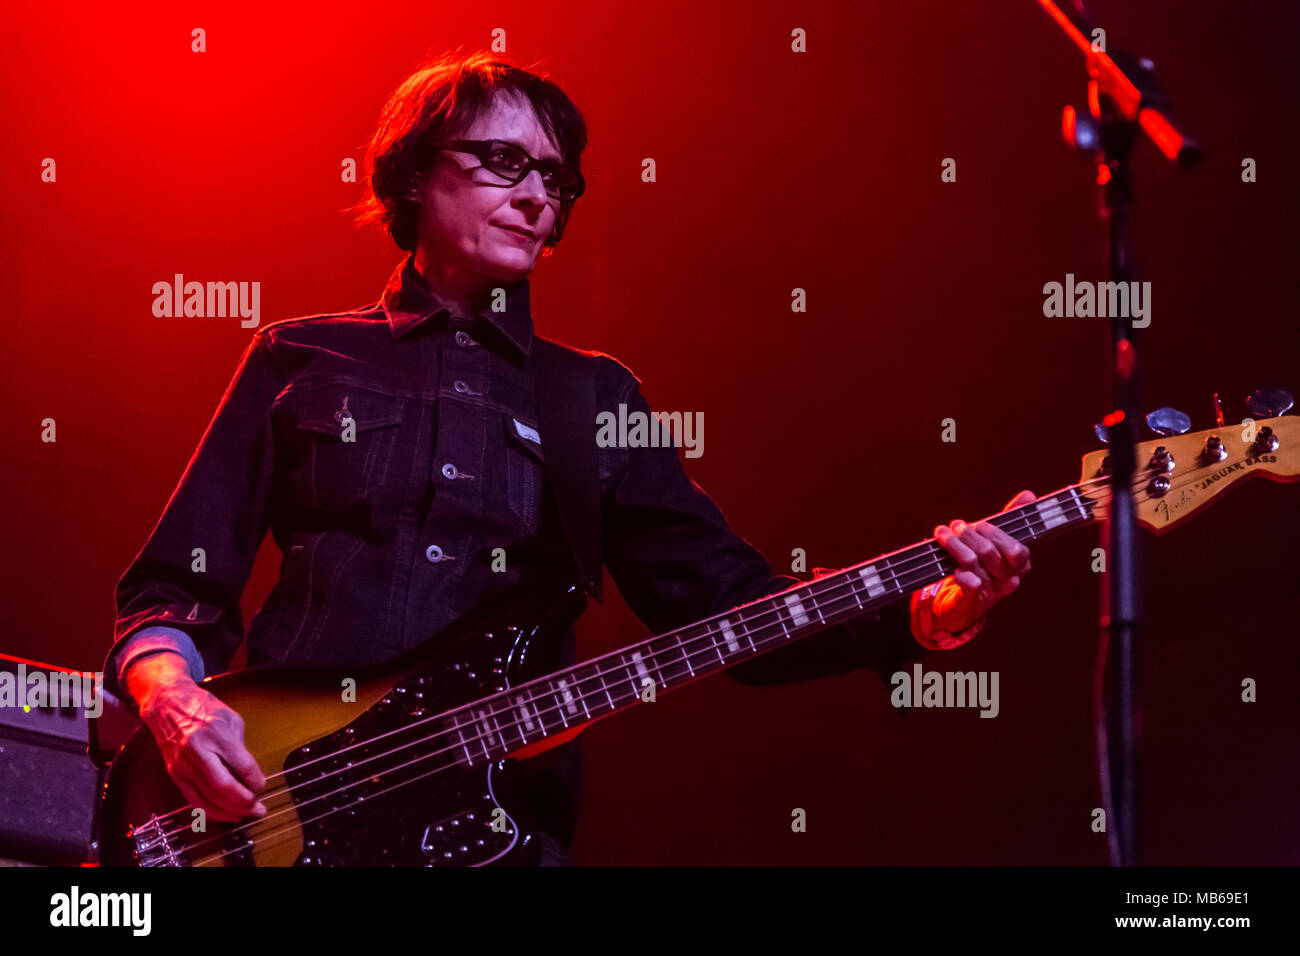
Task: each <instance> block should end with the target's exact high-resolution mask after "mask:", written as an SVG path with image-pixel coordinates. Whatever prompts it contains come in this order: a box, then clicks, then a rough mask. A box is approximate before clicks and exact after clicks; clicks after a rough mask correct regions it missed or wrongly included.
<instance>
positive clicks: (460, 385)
mask: <svg viewBox="0 0 1300 956" xmlns="http://www.w3.org/2000/svg"><path fill="white" fill-rule="evenodd" d="M451 387H452V388H454V389H455V390H456V391H458V392H460V393H461V394H462V395H464V394H465V393H466V392H468V391H469V386H468V385H466V384H465V383H464V382H462V381H461V380H460V379H456V381H454V382H452V383H451Z"/></svg>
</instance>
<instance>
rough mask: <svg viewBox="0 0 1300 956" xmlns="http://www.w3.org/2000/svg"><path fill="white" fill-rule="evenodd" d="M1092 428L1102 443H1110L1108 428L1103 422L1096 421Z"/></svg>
mask: <svg viewBox="0 0 1300 956" xmlns="http://www.w3.org/2000/svg"><path fill="white" fill-rule="evenodd" d="M1092 430H1093V431H1094V432H1095V433H1096V435H1097V437H1098V438H1100V439H1101V442H1102V444H1103V445H1109V444H1110V429H1109V428H1107V427H1106V425H1105V424H1104V423H1102V422H1098V423H1097V424H1095V425H1093V426H1092Z"/></svg>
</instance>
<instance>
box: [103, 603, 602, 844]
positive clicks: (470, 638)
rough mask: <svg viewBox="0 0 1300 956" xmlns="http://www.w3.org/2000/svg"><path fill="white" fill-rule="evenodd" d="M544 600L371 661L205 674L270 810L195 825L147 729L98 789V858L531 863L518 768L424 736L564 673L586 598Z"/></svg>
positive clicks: (503, 609) (194, 814)
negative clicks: (468, 710)
mask: <svg viewBox="0 0 1300 956" xmlns="http://www.w3.org/2000/svg"><path fill="white" fill-rule="evenodd" d="M548 595H549V596H543V595H542V594H541V593H538V592H533V593H531V594H528V595H522V596H516V597H515V598H514V599H512V600H510V601H508V602H503V603H502V605H501V606H500V609H499V610H496V611H492V612H488V613H485V614H480V615H476V616H473V617H470V618H467V619H465V620H464V621H463V622H462V623H458V624H457V625H455V626H454V627H453V628H450V629H449V630H448V631H447V632H444V633H443V634H441V635H439V636H438V637H436V638H434V639H432V640H430V641H429V642H428V643H427V644H425V645H423V646H422V647H419V648H416V649H414V650H413V651H410V652H408V653H406V654H404V655H402V656H401V657H399V658H396V659H394V660H392V661H389V662H386V663H384V664H381V665H377V666H373V667H370V668H364V669H362V668H351V669H344V668H338V669H329V670H309V671H304V670H299V669H295V668H287V667H274V668H255V669H250V670H245V671H238V672H233V673H230V674H224V675H221V676H219V677H215V678H213V679H211V680H209V681H205V682H204V683H203V685H202V686H203V688H204V689H205V690H208V691H209V692H211V693H213V694H215V695H216V696H217V697H219V698H220V699H221V700H222V701H223V702H225V703H226V704H227V705H228V706H229V707H231V708H232V709H233V710H234V711H235V712H236V713H238V714H239V715H240V716H241V717H242V718H243V720H244V727H245V729H244V742H245V746H246V747H247V748H248V750H249V752H250V753H252V754H253V756H254V757H255V758H256V759H257V762H258V766H259V767H260V768H261V769H262V772H263V773H264V774H265V775H266V777H267V778H268V783H267V788H266V791H265V792H264V793H263V794H262V802H263V803H264V804H265V805H266V808H267V813H266V815H265V816H264V817H262V818H260V819H258V818H249V819H248V820H246V821H243V822H242V823H240V824H226V823H220V822H217V821H206V830H204V829H202V828H201V824H202V823H203V821H202V820H201V819H200V818H199V817H200V815H199V813H198V811H196V810H194V809H193V808H192V807H191V806H190V805H189V801H187V800H186V799H185V797H184V796H183V795H182V794H181V792H180V790H179V789H177V787H176V786H175V784H174V783H173V782H172V780H171V778H170V776H169V775H168V773H167V769H166V766H165V763H164V760H163V757H162V754H161V752H160V751H159V749H158V747H157V744H156V743H155V741H154V738H153V734H152V733H151V732H150V731H149V729H148V728H147V727H144V726H141V727H140V728H138V729H137V730H136V732H135V733H134V734H133V735H132V736H131V738H130V739H129V740H128V741H127V743H126V744H125V745H124V746H123V747H122V749H121V750H120V751H119V752H118V754H117V755H116V757H115V758H114V760H113V764H112V767H111V768H110V771H109V774H108V777H107V780H106V782H105V786H104V791H103V793H102V798H103V805H102V807H101V811H100V824H99V844H100V862H101V865H104V866H295V865H296V866H304V865H308V866H311V865H314V866H484V865H523V866H528V865H534V864H535V863H536V861H537V859H538V857H539V855H540V852H541V848H540V846H539V841H538V839H537V838H536V836H535V833H534V831H533V828H532V824H531V823H530V821H529V819H528V817H527V813H526V811H525V810H524V809H523V808H522V807H519V806H514V805H513V804H514V801H513V799H512V790H511V780H512V776H513V770H514V768H515V766H516V765H517V763H518V761H517V760H516V759H513V758H506V759H496V760H487V759H486V757H484V758H483V759H475V758H478V757H480V756H481V755H480V754H477V753H473V752H471V751H470V750H469V749H468V748H460V749H459V750H456V751H451V750H449V749H448V748H442V749H441V750H439V749H433V750H432V752H430V751H431V746H430V744H429V743H428V741H429V740H430V739H431V737H433V736H434V735H435V734H437V733H438V732H439V731H440V730H441V725H440V722H439V721H438V719H437V715H439V714H442V713H444V712H445V711H447V710H449V709H451V708H454V707H457V706H460V705H463V704H466V703H468V702H471V701H474V700H478V699H480V698H483V697H486V696H488V695H491V694H494V693H497V692H499V691H502V690H505V689H507V688H509V687H512V686H515V685H516V684H518V683H521V682H525V681H527V680H529V679H531V678H533V677H536V676H538V675H540V674H543V673H546V672H547V671H550V670H554V669H556V668H557V667H558V666H559V664H560V662H559V660H558V653H559V648H560V646H561V641H562V637H563V632H564V630H565V629H567V628H568V627H569V626H570V625H571V624H572V623H573V621H574V620H576V619H577V617H578V615H579V614H580V613H581V611H582V608H583V606H584V603H585V597H584V595H583V592H582V591H581V590H580V589H578V588H577V587H576V586H569V587H567V588H566V589H564V590H562V591H561V592H559V597H558V598H557V597H556V591H554V590H551V591H549V592H548ZM350 682H355V683H354V684H352V683H350ZM349 690H351V691H352V692H350V693H345V692H347V691H349ZM576 732H577V728H575V731H574V733H575V734H576ZM572 736H573V734H570V735H567V736H566V737H564V738H559V737H557V738H555V739H554V740H552V741H549V742H548V747H543V748H540V749H549V746H555V745H557V744H559V743H562V742H564V739H569V738H571V737H572ZM421 745H423V746H421ZM536 752H539V750H538V748H535V747H534V748H521V750H520V751H519V755H520V756H531V755H532V754H534V753H536ZM484 753H486V750H484ZM277 775H282V776H277ZM181 808H184V809H183V811H182V810H181ZM178 811H180V812H178ZM494 824H495V825H494Z"/></svg>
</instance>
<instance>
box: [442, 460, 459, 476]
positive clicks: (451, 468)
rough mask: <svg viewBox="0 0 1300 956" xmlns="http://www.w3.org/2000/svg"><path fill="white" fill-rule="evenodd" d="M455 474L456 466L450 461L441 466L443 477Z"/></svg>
mask: <svg viewBox="0 0 1300 956" xmlns="http://www.w3.org/2000/svg"><path fill="white" fill-rule="evenodd" d="M456 474H457V472H456V466H455V465H453V464H452V463H451V462H447V464H445V465H443V466H442V476H443V477H444V478H455V477H456Z"/></svg>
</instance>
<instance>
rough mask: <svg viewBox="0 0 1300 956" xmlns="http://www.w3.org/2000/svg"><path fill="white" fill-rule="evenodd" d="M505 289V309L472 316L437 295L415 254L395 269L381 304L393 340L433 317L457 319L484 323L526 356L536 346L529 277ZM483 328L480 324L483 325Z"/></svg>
mask: <svg viewBox="0 0 1300 956" xmlns="http://www.w3.org/2000/svg"><path fill="white" fill-rule="evenodd" d="M501 288H503V289H504V290H505V309H504V311H501V312H493V311H492V310H491V309H488V310H486V311H484V312H481V313H479V314H478V315H477V316H475V317H473V318H469V317H466V316H464V315H462V314H461V313H460V311H459V309H458V308H457V307H456V306H454V305H452V304H451V303H449V302H447V301H446V300H445V299H443V298H442V296H440V295H438V293H437V292H435V291H434V290H433V289H432V288H430V286H429V283H428V282H426V281H425V279H424V276H422V275H420V272H419V270H418V269H416V268H415V255H414V253H408V254H407V256H406V258H405V259H404V260H403V261H402V262H401V263H400V264H399V265H398V266H397V268H396V269H394V270H393V274H392V276H391V277H390V278H389V280H388V284H387V285H386V286H385V287H384V293H383V296H382V297H381V298H380V304H381V305H382V307H383V310H384V315H385V316H387V318H388V328H389V331H390V333H391V334H392V336H393V338H394V339H400V338H402V337H403V336H405V335H407V334H409V333H410V332H411V331H412V330H413V329H415V328H417V327H418V326H420V325H421V324H423V323H424V322H425V321H426V320H427V319H431V318H434V317H441V318H447V317H450V318H452V319H457V320H459V321H461V322H463V323H465V324H466V325H468V326H475V325H480V324H485V325H487V326H489V327H491V328H492V329H494V330H495V331H496V332H497V333H499V334H500V337H501V338H502V339H503V340H504V341H505V342H506V343H507V344H508V345H509V346H510V347H511V348H512V349H514V351H515V352H516V353H518V354H519V355H521V356H523V357H525V358H526V357H527V356H528V355H529V354H530V353H531V352H532V346H533V318H532V313H531V311H530V310H529V305H528V277H527V276H525V277H524V278H522V279H520V280H518V281H517V282H512V283H506V282H502V283H501ZM480 327H481V326H480Z"/></svg>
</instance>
